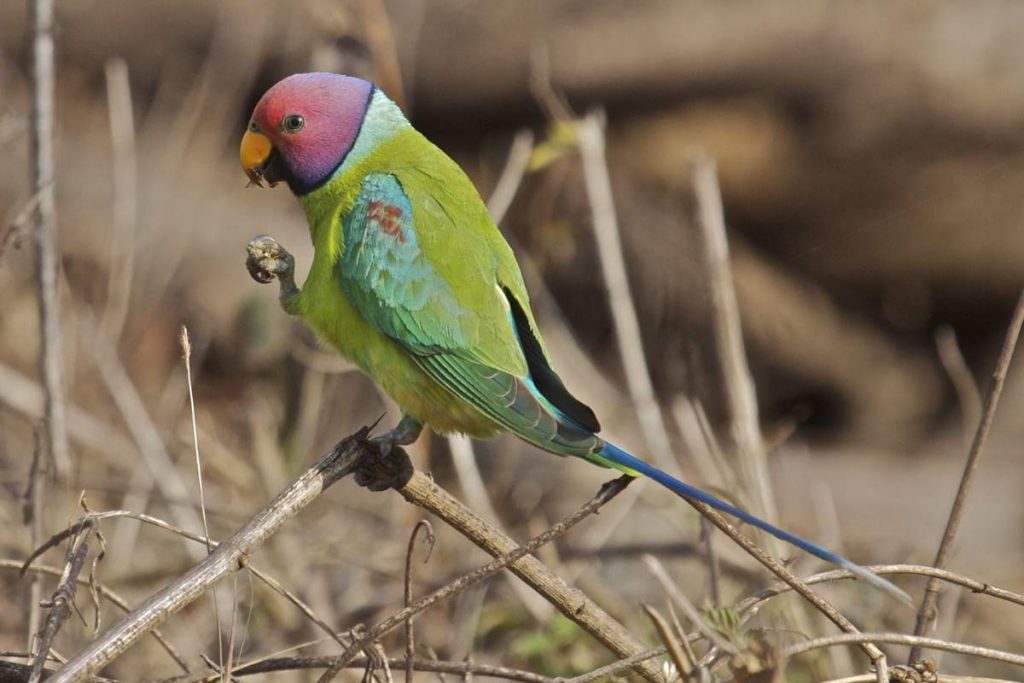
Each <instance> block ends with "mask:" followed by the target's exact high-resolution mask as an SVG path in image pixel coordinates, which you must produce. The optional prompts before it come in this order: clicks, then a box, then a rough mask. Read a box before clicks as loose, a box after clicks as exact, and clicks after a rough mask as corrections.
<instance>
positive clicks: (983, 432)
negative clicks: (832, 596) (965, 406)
mask: <svg viewBox="0 0 1024 683" xmlns="http://www.w3.org/2000/svg"><path fill="white" fill-rule="evenodd" d="M1021 325H1024V291H1022V292H1021V295H1020V298H1019V299H1018V300H1017V306H1016V308H1014V310H1013V317H1012V319H1011V320H1010V326H1009V328H1008V329H1007V331H1006V339H1005V340H1004V341H1003V348H1002V349H1001V350H1000V351H999V358H998V360H997V361H996V367H995V370H993V372H992V384H991V385H990V386H989V389H988V393H987V394H986V395H985V404H984V406H983V408H982V412H981V421H980V422H979V423H978V429H977V431H976V432H975V433H974V440H973V441H972V442H971V448H970V451H969V452H968V454H967V462H966V463H965V464H964V472H963V475H961V477H960V486H959V487H958V488H957V492H956V498H954V499H953V507H952V509H950V511H949V519H948V520H947V521H946V530H945V531H943V533H942V541H940V542H939V549H938V551H937V552H936V553H935V561H934V562H932V565H933V566H934V567H936V568H937V569H942V568H943V567H945V566H946V560H947V559H948V557H949V553H950V551H951V550H952V548H953V541H954V539H955V538H956V532H957V530H958V529H959V528H960V519H961V518H962V517H963V513H964V504H965V503H966V502H967V495H968V493H970V490H971V483H972V481H973V479H974V472H975V470H977V468H978V462H979V461H980V459H981V451H982V449H983V448H984V447H985V441H986V440H987V439H988V433H989V430H990V429H991V428H992V422H993V420H994V418H995V413H996V408H997V407H998V405H999V397H1000V396H1001V395H1002V393H1003V384H1004V382H1005V381H1006V373H1007V371H1008V370H1009V368H1010V361H1011V360H1012V359H1013V351H1014V349H1015V348H1016V347H1017V340H1018V339H1019V338H1020V330H1021ZM938 600H939V582H938V580H937V579H934V578H933V579H932V580H930V581H929V582H928V587H927V588H926V589H925V593H924V598H923V599H922V600H921V608H920V610H918V613H917V623H916V624H915V625H914V635H915V636H920V635H921V634H923V633H924V632H925V629H926V628H927V627H928V624H930V623H931V622H932V621H933V620H934V619H935V616H936V604H937V603H938ZM921 648H922V646H921V645H920V644H914V645H913V647H912V648H911V649H910V657H909V659H908V661H910V662H913V661H916V660H918V659H920V658H921Z"/></svg>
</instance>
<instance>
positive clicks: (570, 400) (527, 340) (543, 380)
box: [502, 287, 601, 434]
mask: <svg viewBox="0 0 1024 683" xmlns="http://www.w3.org/2000/svg"><path fill="white" fill-rule="evenodd" d="M502 290H503V291H504V292H505V298H506V299H507V300H508V303H509V306H510V307H511V309H512V322H513V323H514V325H515V328H516V333H517V335H518V337H519V345H520V346H521V347H522V349H523V356H524V357H525V358H526V368H527V370H528V371H529V373H530V379H532V380H533V383H534V386H536V387H537V390H538V391H539V392H540V393H541V395H542V396H544V398H546V399H547V400H548V401H550V402H551V405H553V406H555V408H557V409H558V410H559V411H560V412H561V413H562V415H563V416H564V417H566V418H568V419H569V420H570V421H572V422H573V423H575V424H574V425H573V426H577V427H579V428H582V429H585V430H586V431H588V432H590V433H592V434H596V433H597V432H599V431H601V423H600V422H598V420H597V415H595V414H594V411H593V409H591V407H590V406H588V405H587V404H586V403H584V402H583V401H580V400H579V399H578V398H576V397H575V396H573V395H572V394H571V393H569V390H568V389H566V388H565V385H564V384H563V383H562V379H561V378H560V377H559V376H558V374H557V373H556V372H555V371H554V369H552V367H551V364H550V363H549V361H548V359H547V357H546V356H545V355H544V351H543V350H542V348H541V345H540V340H539V339H537V334H536V332H534V330H533V328H532V327H531V326H530V319H529V317H528V316H527V315H526V311H525V309H524V308H523V305H522V304H521V303H519V300H518V299H516V297H515V296H514V295H513V294H512V292H511V291H510V290H509V288H508V287H502Z"/></svg>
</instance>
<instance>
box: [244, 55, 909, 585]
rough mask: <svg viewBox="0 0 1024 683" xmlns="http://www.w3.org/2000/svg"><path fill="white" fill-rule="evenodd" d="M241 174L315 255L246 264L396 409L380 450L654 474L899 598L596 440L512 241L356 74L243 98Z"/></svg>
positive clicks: (286, 84) (305, 80) (263, 246)
mask: <svg viewBox="0 0 1024 683" xmlns="http://www.w3.org/2000/svg"><path fill="white" fill-rule="evenodd" d="M239 156H240V161H241V165H242V168H243V170H244V171H245V173H246V175H247V176H248V178H249V180H250V184H252V185H256V186H263V183H267V184H268V185H270V186H274V185H276V184H278V183H280V182H284V183H286V184H287V185H288V187H289V188H290V189H291V191H292V193H293V194H294V195H295V196H296V197H297V199H298V201H299V203H300V204H301V206H302V209H303V211H304V213H305V215H306V218H307V221H308V223H309V231H310V237H311V239H312V243H313V248H314V256H313V260H312V263H311V265H310V268H309V273H308V275H307V278H306V281H305V283H304V284H303V286H302V288H301V289H300V288H299V287H297V286H296V285H295V281H294V267H295V264H294V258H293V257H292V255H291V254H290V253H288V252H287V250H285V249H284V247H282V246H281V245H279V244H278V243H277V242H276V240H274V239H273V238H271V237H266V236H260V237H257V238H255V239H254V240H253V241H252V242H250V244H249V247H248V254H249V258H248V260H247V265H248V267H249V270H250V273H251V274H252V276H253V277H254V278H255V279H257V280H258V281H260V282H270V281H272V280H273V279H274V278H277V279H278V280H279V284H280V295H279V299H280V303H281V306H282V308H283V309H284V310H285V312H287V313H288V314H290V315H294V316H297V317H299V318H301V319H302V320H303V321H304V322H305V323H306V324H307V325H308V326H309V327H310V328H312V329H313V330H314V331H315V332H316V334H317V335H318V336H319V337H320V338H321V339H322V340H323V341H325V342H326V343H327V344H328V345H330V346H333V347H334V348H335V349H336V350H337V351H338V352H340V353H341V354H342V355H343V356H345V357H346V358H348V359H349V360H350V361H351V362H353V363H354V364H355V365H356V366H357V367H358V368H360V369H361V370H362V371H363V372H364V373H365V374H367V375H368V376H369V377H370V378H372V379H373V380H374V381H375V382H376V383H377V384H378V385H380V387H381V388H382V389H383V390H384V391H385V392H386V393H387V394H388V395H389V396H390V397H391V398H392V399H393V400H394V401H395V403H397V405H398V406H399V408H400V409H401V413H402V416H401V418H400V420H399V421H398V424H397V425H396V426H395V427H394V428H392V429H391V430H389V431H387V432H385V433H383V434H381V435H379V436H375V437H373V439H374V443H375V444H376V445H377V447H378V448H379V449H381V452H382V453H386V452H388V451H389V450H390V449H391V448H393V447H395V446H404V445H408V444H411V443H412V442H413V441H415V440H416V439H417V438H418V436H419V434H420V432H421V431H422V429H423V427H424V425H426V426H429V427H430V428H431V429H432V430H434V431H435V432H437V433H440V434H451V433H460V434H465V435H468V436H470V437H476V438H488V437H493V436H496V435H497V434H499V433H501V432H510V433H512V434H514V435H515V436H517V437H519V438H520V439H522V440H524V441H526V442H527V443H529V444H531V445H533V446H535V447H537V448H539V449H542V450H544V451H548V452H550V453H553V454H555V455H560V456H576V457H579V458H582V459H584V460H587V461H589V462H591V463H594V464H597V465H600V466H603V467H608V468H612V469H615V470H618V471H620V472H623V473H625V474H626V475H628V476H630V477H640V476H645V477H647V478H649V479H653V480H654V481H656V482H658V483H659V484H661V485H663V486H665V487H666V488H668V489H670V490H671V491H673V492H675V493H676V494H679V495H681V496H683V497H684V498H688V499H692V500H697V501H701V502H703V503H705V504H707V505H709V506H711V507H713V508H715V509H717V510H720V511H722V512H724V513H726V514H728V515H731V516H733V517H735V518H737V519H739V520H741V521H743V522H746V523H748V524H751V525H752V526H754V527H756V528H758V529H761V530H763V531H765V532H767V533H769V534H771V535H773V536H775V537H777V538H779V539H781V540H783V541H785V542H787V543H790V544H792V545H793V546H796V547H797V548H800V549H801V550H804V551H806V552H808V553H810V554H811V555H814V556H816V557H818V558H821V559H823V560H825V561H827V562H830V563H833V564H835V565H838V566H840V567H843V568H845V569H848V570H850V571H852V572H853V573H854V574H855V575H856V576H857V577H858V578H861V579H865V580H867V581H869V582H871V583H872V584H874V585H875V586H877V587H879V588H881V589H883V590H885V591H887V592H889V593H891V594H893V595H895V596H897V597H898V598H900V599H901V600H902V601H904V602H909V600H910V598H909V596H907V594H906V593H905V592H904V591H903V590H902V589H900V588H898V587H897V586H895V585H894V584H892V583H891V582H889V581H887V580H885V579H883V578H882V577H880V576H878V575H876V574H874V573H872V572H869V571H868V570H866V569H864V568H863V567H861V566H859V565H857V564H855V563H853V562H851V561H850V560H848V559H846V558H845V557H842V556H840V555H838V554H836V553H833V552H831V551H829V550H826V549H824V548H822V547H820V546H818V545H816V544H814V543H811V542H810V541H807V540H805V539H803V538H801V537H799V536H797V535H795V534H792V533H790V532H788V531H785V530H783V529H780V528H778V527H776V526H774V525H772V524H770V523H768V522H766V521H764V520H762V519H760V518H758V517H756V516H754V515H752V514H750V513H748V512H746V511H745V510H743V509H741V508H739V507H736V506H734V505H731V504H729V503H726V502H725V501H722V500H720V499H718V498H716V497H715V496H712V495H711V494H709V493H706V492H705V491H702V490H701V489H699V488H697V487H695V486H692V485H690V484H687V483H684V482H683V481H680V480H679V479H677V478H675V477H673V476H671V475H669V474H668V473H666V472H663V471H662V470H660V469H658V468H656V467H654V466H653V465H651V464H649V463H647V462H646V461H644V460H642V459H640V458H638V457H636V456H634V455H632V454H630V453H629V452H627V451H626V450H624V449H622V448H619V447H618V446H616V445H615V444H613V443H611V442H610V441H607V440H605V439H603V438H602V437H600V436H598V433H599V432H600V430H601V425H600V423H599V422H598V419H597V416H596V415H595V414H594V411H593V410H592V409H591V408H590V407H588V406H587V405H586V404H585V403H583V402H582V401H581V400H579V399H578V398H576V397H575V396H574V395H573V394H572V393H570V392H569V390H568V389H567V388H566V386H565V385H564V384H563V382H562V380H561V378H560V377H559V375H558V374H557V373H556V372H555V369H554V368H553V367H552V365H551V360H550V357H549V355H548V351H547V349H546V347H545V345H544V341H543V339H542V337H541V333H540V330H539V329H538V327H537V321H536V320H535V318H534V315H533V312H532V310H531V307H530V299H529V296H528V295H527V290H526V285H525V283H524V280H523V276H522V273H521V272H520V269H519V265H518V262H517V260H516V257H515V254H514V253H513V251H512V248H511V247H510V246H509V244H508V242H507V241H506V240H505V238H504V237H503V235H502V234H501V232H500V231H499V229H498V227H497V226H496V225H495V223H494V221H493V220H492V218H491V216H490V214H489V213H488V211H487V207H486V205H485V203H484V201H483V200H482V198H481V196H480V194H479V193H478V191H477V190H476V187H475V186H474V184H473V182H472V181H471V180H470V179H469V177H468V176H467V175H466V174H465V173H464V172H463V170H462V169H461V168H460V167H459V165H458V164H457V163H456V162H455V161H454V160H453V159H451V157H449V156H448V155H447V154H446V153H445V152H444V151H442V150H441V149H440V148H439V147H437V146H435V145H434V144H433V143H431V142H430V141H429V140H428V139H427V138H426V137H425V136H423V135H422V134H420V133H419V132H418V131H417V130H416V129H415V128H413V126H412V124H411V123H410V122H409V120H408V119H407V118H406V116H405V115H404V114H403V112H402V111H401V110H400V109H399V107H398V106H397V105H396V104H395V103H394V102H393V101H392V100H391V99H389V98H388V97H387V96H386V95H385V93H384V92H383V91H382V90H381V89H380V88H378V87H377V86H375V85H374V84H373V83H371V82H369V81H367V80H363V79H360V78H356V77H352V76H345V75H341V74H333V73H323V72H318V73H300V74H294V75H291V76H288V77H286V78H284V79H283V80H281V81H279V82H278V83H276V84H275V85H273V86H272V87H271V88H270V89H269V90H267V91H266V93H265V94H263V96H262V97H261V98H260V99H259V101H258V102H257V104H256V106H255V108H254V110H253V112H252V116H251V118H250V119H249V123H248V126H247V130H246V131H245V133H244V134H243V137H242V141H241V148H240V152H239Z"/></svg>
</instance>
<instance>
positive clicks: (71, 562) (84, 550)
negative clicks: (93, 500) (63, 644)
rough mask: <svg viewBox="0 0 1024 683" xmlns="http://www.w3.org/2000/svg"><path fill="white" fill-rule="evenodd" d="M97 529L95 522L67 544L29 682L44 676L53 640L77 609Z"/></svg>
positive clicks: (36, 681) (34, 682)
mask: <svg viewBox="0 0 1024 683" xmlns="http://www.w3.org/2000/svg"><path fill="white" fill-rule="evenodd" d="M95 531H96V524H95V523H93V524H90V525H88V526H86V527H85V528H83V529H82V530H81V531H80V532H79V533H78V534H77V535H76V536H75V537H74V539H73V540H72V542H71V543H69V544H68V551H67V559H66V561H65V564H64V571H63V572H62V573H61V577H60V582H59V583H58V584H57V590H56V591H54V593H53V597H52V598H51V599H50V601H49V605H48V606H49V608H50V613H49V614H48V615H47V617H46V625H45V626H44V627H43V632H42V634H41V635H40V637H39V648H38V653H37V655H36V660H35V662H33V664H32V673H31V675H30V676H29V679H28V683H38V682H39V680H40V679H41V678H42V675H43V667H44V666H45V664H46V660H47V657H48V656H49V653H50V647H51V646H52V645H53V639H54V638H56V637H57V632H58V631H60V628H61V626H63V625H64V622H66V621H67V620H68V617H70V616H71V613H72V611H73V610H75V593H76V592H77V588H78V577H79V574H81V572H82V568H83V567H85V559H86V557H87V556H88V555H89V539H90V538H91V537H92V535H93V533H94V532H95Z"/></svg>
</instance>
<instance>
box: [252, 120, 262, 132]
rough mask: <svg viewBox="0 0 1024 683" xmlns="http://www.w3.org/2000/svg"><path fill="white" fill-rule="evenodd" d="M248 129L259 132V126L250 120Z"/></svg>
mask: <svg viewBox="0 0 1024 683" xmlns="http://www.w3.org/2000/svg"><path fill="white" fill-rule="evenodd" d="M249 130H251V131H252V132H253V133H258V132H260V127H259V126H257V125H256V122H255V121H250V122H249Z"/></svg>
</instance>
